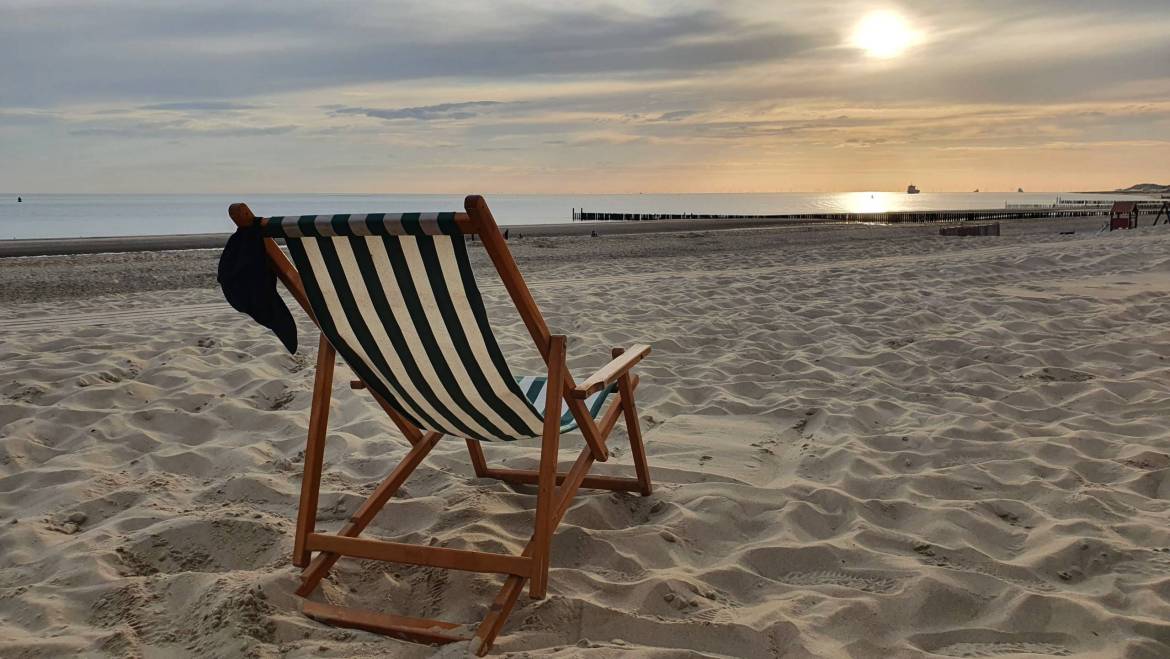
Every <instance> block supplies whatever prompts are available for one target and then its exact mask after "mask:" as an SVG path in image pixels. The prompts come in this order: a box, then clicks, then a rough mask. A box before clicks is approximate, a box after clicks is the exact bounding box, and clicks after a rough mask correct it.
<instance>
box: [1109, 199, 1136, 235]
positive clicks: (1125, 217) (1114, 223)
mask: <svg viewBox="0 0 1170 659" xmlns="http://www.w3.org/2000/svg"><path fill="white" fill-rule="evenodd" d="M1137 215H1138V210H1137V202H1136V201H1115V202H1113V208H1111V209H1109V230H1110V231H1113V230H1114V229H1133V228H1135V227H1137Z"/></svg>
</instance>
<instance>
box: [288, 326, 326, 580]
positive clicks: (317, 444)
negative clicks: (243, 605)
mask: <svg viewBox="0 0 1170 659" xmlns="http://www.w3.org/2000/svg"><path fill="white" fill-rule="evenodd" d="M336 358H337V353H336V352H335V351H334V349H333V346H332V345H330V343H329V341H328V340H326V339H325V335H324V334H322V335H321V341H320V343H319V344H318V347H317V372H316V375H315V376H314V380H313V407H312V409H311V411H310V412H309V437H308V440H307V441H306V443H305V471H304V474H303V475H302V476H301V503H300V507H299V509H298V511H297V530H296V534H295V535H294V536H293V565H295V566H297V567H305V566H306V565H308V564H309V558H310V557H309V553H310V552H309V550H308V549H306V547H305V542H306V540H308V538H309V534H311V533H312V532H313V531H314V530H315V526H316V523H317V499H318V497H319V495H320V491H321V463H322V461H323V459H324V456H325V431H326V428H327V427H328V425H329V402H330V400H331V399H332V397H333V367H334V364H335V363H336Z"/></svg>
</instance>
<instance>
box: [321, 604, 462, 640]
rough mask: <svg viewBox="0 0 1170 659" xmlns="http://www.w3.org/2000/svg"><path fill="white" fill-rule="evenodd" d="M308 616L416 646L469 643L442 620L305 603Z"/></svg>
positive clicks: (455, 626) (450, 624) (452, 624)
mask: <svg viewBox="0 0 1170 659" xmlns="http://www.w3.org/2000/svg"><path fill="white" fill-rule="evenodd" d="M303 610H304V612H305V615H307V616H309V617H310V618H312V619H314V620H318V621H320V622H323V623H325V624H329V625H340V626H342V627H351V628H354V629H364V630H365V631H368V632H374V633H375V634H385V635H386V636H393V637H394V638H401V639H403V640H406V641H413V642H415V643H428V644H434V645H443V644H446V643H456V642H458V641H466V640H468V639H469V638H470V636H469V635H464V636H461V635H459V634H454V633H449V632H448V630H451V629H458V628H459V627H461V625H456V624H455V623H451V622H444V621H442V620H430V619H427V618H409V617H406V616H396V615H393V614H390V613H377V612H374V611H367V610H366V609H353V608H350V607H348V606H335V605H332V604H324V603H321V602H314V601H312V600H305V604H304V609H303Z"/></svg>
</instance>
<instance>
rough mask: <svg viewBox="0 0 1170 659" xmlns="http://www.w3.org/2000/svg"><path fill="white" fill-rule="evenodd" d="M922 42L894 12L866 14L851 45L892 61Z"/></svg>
mask: <svg viewBox="0 0 1170 659" xmlns="http://www.w3.org/2000/svg"><path fill="white" fill-rule="evenodd" d="M919 41H921V35H920V34H919V33H918V31H917V30H915V29H914V28H912V27H911V26H910V24H909V23H907V22H906V19H905V18H902V16H901V15H900V14H898V13H897V12H893V11H875V12H870V13H869V14H866V15H865V16H864V17H862V19H861V20H860V21H858V23H857V27H855V28H853V38H852V39H851V40H850V45H852V46H853V47H854V48H860V49H861V50H864V51H865V54H866V55H868V56H870V57H873V58H876V59H890V58H893V57H897V56H899V55H901V54H902V53H904V52H906V50H907V49H909V48H910V47H912V46H914V45H915V44H917V43H918V42H919Z"/></svg>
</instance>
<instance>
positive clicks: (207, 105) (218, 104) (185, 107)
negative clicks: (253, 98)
mask: <svg viewBox="0 0 1170 659" xmlns="http://www.w3.org/2000/svg"><path fill="white" fill-rule="evenodd" d="M257 107H259V106H256V105H250V104H248V103H233V102H232V101H178V102H174V103H154V104H152V105H143V106H141V108H140V109H143V110H164V111H177V112H226V111H230V110H253V109H255V108H257Z"/></svg>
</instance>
